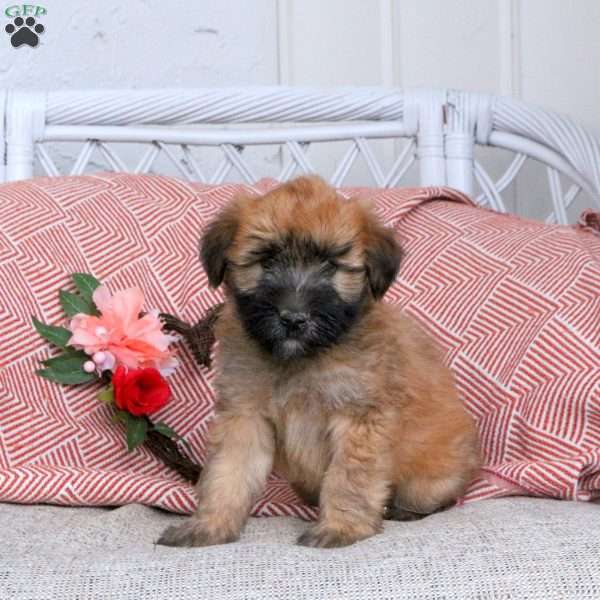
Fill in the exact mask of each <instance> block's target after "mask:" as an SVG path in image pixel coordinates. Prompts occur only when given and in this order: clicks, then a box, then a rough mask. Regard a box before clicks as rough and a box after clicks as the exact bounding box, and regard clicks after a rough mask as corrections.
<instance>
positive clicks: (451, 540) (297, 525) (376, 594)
mask: <svg viewBox="0 0 600 600" xmlns="http://www.w3.org/2000/svg"><path fill="white" fill-rule="evenodd" d="M182 518H183V517H179V516H176V515H173V514H168V513H165V512H162V511H160V510H159V509H153V508H147V507H144V506H140V505H128V506H124V507H121V508H116V509H102V508H65V507H52V506H19V505H11V504H3V505H0V531H2V537H3V541H2V544H1V545H0V598H2V599H3V600H4V599H9V598H10V599H11V600H21V599H26V600H42V599H44V600H47V599H48V600H49V599H61V600H68V599H75V598H76V599H78V600H86V599H92V598H93V599H107V598H118V599H121V598H122V599H126V600H130V599H131V600H145V599H150V598H151V599H165V600H171V599H180V600H188V599H192V598H193V599H194V600H197V599H203V598H207V599H211V600H228V599H234V598H235V599H257V600H259V599H260V600H263V599H271V598H281V599H286V600H288V599H289V600H292V599H293V600H297V599H302V598H310V599H317V600H321V599H323V600H333V599H337V598H343V599H348V600H371V599H375V598H377V599H381V598H390V599H391V598H394V599H396V598H397V599H404V598H406V599H411V600H412V599H425V598H428V599H429V598H452V599H454V598H456V599H460V600H467V599H470V598H478V599H488V598H528V599H539V600H548V599H553V598H561V599H571V598H586V599H587V598H589V599H592V598H594V599H597V598H600V506H598V505H597V504H590V503H574V502H560V501H554V500H537V499H531V498H513V499H498V500H487V501H483V502H475V503H472V504H468V505H466V506H464V507H461V508H454V509H452V510H449V511H447V512H445V513H440V514H437V515H433V516H431V517H428V518H427V519H425V520H423V521H419V522H412V523H386V526H385V531H384V533H383V534H381V535H378V536H376V537H374V538H372V539H370V540H367V541H364V542H362V543H359V544H356V545H354V546H351V547H348V548H343V549H339V550H316V549H309V548H302V547H299V546H296V545H295V544H294V541H295V538H296V537H297V536H298V535H299V534H300V532H301V531H302V530H303V528H304V527H305V526H306V524H305V523H304V522H302V521H301V520H299V519H294V518H291V517H277V518H275V517H273V518H262V519H252V520H251V521H250V522H249V524H248V526H247V527H246V530H245V532H244V534H243V537H242V539H241V540H240V541H239V542H237V543H235V544H229V545H226V546H215V547H211V548H195V549H178V548H164V547H161V546H154V545H153V540H155V539H156V538H157V536H158V534H159V533H160V532H161V530H162V529H163V528H164V527H165V526H167V525H169V524H173V523H176V522H178V521H179V520H180V519H182Z"/></svg>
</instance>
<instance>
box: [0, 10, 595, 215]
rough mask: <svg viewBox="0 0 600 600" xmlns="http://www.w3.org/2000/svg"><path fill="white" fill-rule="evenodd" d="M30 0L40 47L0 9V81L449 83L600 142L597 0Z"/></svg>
mask: <svg viewBox="0 0 600 600" xmlns="http://www.w3.org/2000/svg"><path fill="white" fill-rule="evenodd" d="M11 4H13V2H5V3H3V6H2V7H1V8H2V10H4V8H5V7H6V6H9V5H11ZM40 4H42V5H43V6H45V7H46V9H47V11H48V13H47V15H45V16H44V17H43V18H42V20H41V21H42V22H43V24H44V25H45V27H46V32H45V33H44V34H43V36H42V43H41V44H40V46H39V47H37V48H29V47H21V48H19V49H14V48H12V46H10V44H9V41H8V36H7V35H6V34H5V33H4V25H5V23H7V22H9V19H8V18H7V17H5V16H4V14H2V18H3V19H4V22H3V23H2V27H1V29H0V36H2V37H1V38H0V87H4V86H20V87H29V88H47V89H56V88H62V89H65V88H87V87H91V88H108V87H138V88H139V87H153V86H184V87H193V86H211V85H229V84H235V85H244V84H273V83H283V84H291V85H386V86H400V87H412V86H429V87H442V86H449V87H457V88H463V89H467V90H477V91H488V92H493V93H498V94H508V95H514V96H517V97H520V98H522V99H524V100H526V101H529V102H533V103H536V104H540V105H543V106H546V107H548V108H554V109H557V110H559V111H561V112H565V113H568V114H570V115H571V116H572V117H573V118H574V119H575V120H577V121H579V122H580V123H582V124H584V125H586V126H587V127H589V128H590V129H591V130H592V131H593V132H594V133H596V134H597V135H599V136H600V1H598V0H197V1H194V2H191V1H189V0H169V1H165V0H127V1H124V0H93V1H92V0H88V1H87V2H66V1H65V0H48V1H46V2H40ZM381 151H382V152H386V151H389V148H388V149H386V148H385V147H384V148H382V150H381ZM321 160H323V161H326V156H325V155H323V156H322V157H321ZM482 160H484V161H488V163H489V168H490V169H491V170H492V171H493V170H494V169H500V168H501V166H502V164H504V163H505V162H506V161H504V160H503V159H502V158H494V159H492V158H491V157H487V156H486V152H485V151H484V152H482ZM537 177H538V175H537V174H536V173H534V172H533V171H530V172H529V171H526V172H525V173H524V174H523V175H522V176H521V177H520V179H519V181H518V182H517V184H516V186H514V189H513V190H512V191H511V193H512V194H513V202H514V204H513V207H515V208H517V207H518V206H519V204H520V205H523V204H524V203H527V205H528V206H530V208H529V209H527V207H525V212H529V213H530V214H535V213H536V210H537V208H536V206H537V205H538V203H539V201H541V199H538V200H536V201H534V202H531V197H530V193H531V192H530V190H531V184H532V182H535V181H536V180H537V179H536V178H537ZM524 188H526V190H525V191H527V194H528V195H527V198H526V197H525V193H524ZM540 189H541V188H540ZM521 210H523V207H522V206H521Z"/></svg>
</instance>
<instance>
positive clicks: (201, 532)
mask: <svg viewBox="0 0 600 600" xmlns="http://www.w3.org/2000/svg"><path fill="white" fill-rule="evenodd" d="M237 539H238V536H237V535H233V534H231V533H226V532H219V531H217V530H215V531H210V530H209V529H208V528H207V527H206V526H205V525H204V524H203V523H202V522H201V521H198V520H197V519H188V520H187V521H186V522H185V523H182V524H181V525H178V526H177V527H168V528H167V529H165V531H164V532H163V534H162V535H161V536H160V538H158V542H157V543H158V544H160V545H162V546H178V547H186V548H192V547H198V546H215V545H217V544H228V543H230V542H235V541H236V540H237Z"/></svg>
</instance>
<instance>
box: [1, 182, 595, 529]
mask: <svg viewBox="0 0 600 600" xmlns="http://www.w3.org/2000/svg"><path fill="white" fill-rule="evenodd" d="M275 185H277V183H276V182H275V181H273V180H264V181H261V182H259V183H258V184H257V185H256V186H254V187H251V186H240V185H221V186H216V187H211V186H205V185H190V184H187V183H184V182H181V181H178V180H176V179H171V178H166V177H158V176H134V175H126V174H102V175H99V176H85V177H59V178H44V179H34V180H28V181H22V182H18V183H12V184H6V185H3V186H1V187H0V322H1V335H0V500H3V501H10V502H20V503H34V502H46V503H53V504H65V505H120V504H124V503H131V502H136V503H142V504H147V505H152V506H158V507H161V508H164V509H167V510H170V511H175V512H180V513H189V512H191V511H192V510H193V509H194V507H195V498H194V493H193V489H192V488H191V487H190V486H189V485H188V484H186V482H184V481H183V480H182V479H181V478H180V477H179V476H178V475H176V474H174V473H173V472H172V471H171V470H169V469H168V468H167V467H165V466H164V465H162V464H161V463H160V462H159V461H158V460H157V459H156V458H154V457H153V456H152V455H151V454H150V453H149V452H148V451H146V450H145V449H144V448H141V449H137V450H136V451H135V452H133V453H131V454H128V453H127V451H126V447H125V440H124V433H123V431H122V430H120V429H119V428H120V425H115V424H114V423H113V422H112V421H111V418H110V417H111V410H110V408H108V407H107V406H106V405H104V404H103V403H101V402H98V401H97V400H96V397H95V392H96V390H95V389H94V386H90V385H87V386H66V387H62V386H59V385H57V384H53V383H50V382H48V381H46V380H44V379H41V378H40V377H37V376H36V375H35V374H34V371H35V369H36V368H37V367H38V363H39V361H40V360H41V359H43V358H46V357H47V356H48V354H49V348H48V345H47V344H46V343H45V342H44V341H43V340H42V339H41V338H40V337H39V336H38V335H37V333H36V332H35V331H34V330H33V328H32V326H31V315H37V316H38V317H39V318H41V319H42V320H44V321H45V322H48V323H53V324H59V323H60V320H61V319H62V318H63V317H62V311H61V308H60V306H59V304H58V297H57V296H58V295H57V291H58V289H60V288H65V287H66V288H69V285H70V284H69V277H68V275H69V273H71V272H74V271H85V272H90V273H93V274H94V275H96V277H98V278H99V279H101V280H103V281H104V282H106V283H108V284H109V285H110V286H111V287H112V289H119V288H124V287H128V286H132V285H139V286H140V287H141V288H142V289H143V290H144V293H145V297H146V302H147V308H151V307H156V308H159V309H161V310H164V311H167V312H171V313H173V314H177V315H181V316H182V317H183V318H184V319H187V320H190V321H193V320H195V319H197V318H198V317H199V316H200V315H201V314H203V312H204V311H205V310H206V309H207V308H209V307H210V306H212V305H214V304H215V303H217V302H219V301H220V300H221V299H222V297H221V294H220V293H219V292H218V291H214V290H211V289H210V288H209V287H208V283H207V280H206V276H205V274H204V272H203V270H202V268H201V266H200V264H199V261H198V258H197V243H198V238H199V236H200V235H201V233H202V231H203V229H204V227H205V226H206V224H207V223H208V222H209V221H210V220H211V219H212V218H213V217H214V215H215V214H216V213H217V212H218V210H219V209H220V208H221V207H222V206H223V205H224V204H226V203H227V201H228V200H230V199H231V198H232V196H234V195H235V194H237V193H240V192H244V193H250V194H256V193H262V192H264V191H266V190H268V189H270V188H272V187H273V186H275ZM340 192H341V193H342V194H343V195H345V196H350V195H353V194H357V193H360V194H362V195H363V196H367V197H370V198H371V199H372V201H373V202H374V204H375V207H376V210H377V211H378V213H379V215H380V216H381V218H382V219H383V220H384V221H385V222H386V223H387V224H388V225H389V226H391V227H394V228H395V229H396V230H397V232H398V236H399V238H400V241H401V243H402V245H403V246H404V249H405V251H406V258H405V261H404V264H403V267H402V269H401V273H400V277H399V279H398V280H397V282H396V284H395V285H394V286H393V287H392V289H391V290H390V291H389V293H388V296H387V299H386V300H387V301H388V302H393V303H397V304H399V305H401V306H402V307H403V308H404V310H405V311H406V312H407V313H409V314H410V315H412V316H413V317H415V318H416V319H418V320H419V321H420V322H421V324H422V325H423V326H424V327H425V328H426V329H427V330H428V331H429V332H430V333H431V334H432V335H433V336H435V338H436V339H437V340H438V341H439V343H440V344H441V346H442V347H443V349H444V350H445V359H446V361H447V363H448V364H449V365H450V367H451V368H452V369H453V371H454V373H455V375H456V381H457V384H458V387H459V389H460V392H461V395H462V398H463V400H464V402H465V404H466V406H467V408H468V410H469V411H470V412H471V413H472V414H473V416H474V417H475V419H476V420H477V423H478V427H479V431H480V436H481V443H482V449H483V453H484V458H485V465H484V467H483V469H482V471H481V473H480V475H479V476H478V477H477V479H476V480H475V481H474V482H472V484H471V485H470V487H469V489H468V490H467V493H466V496H465V498H464V500H465V501H473V500H479V499H484V498H492V497H499V496H507V495H514V494H523V495H531V496H548V497H553V498H562V499H568V500H592V499H596V498H598V497H600V350H599V346H600V293H599V290H600V238H598V237H597V236H594V235H592V234H590V233H585V232H577V231H575V230H574V229H570V228H567V227H559V226H547V225H544V224H542V223H537V222H533V221H527V220H523V219H519V218H516V217H512V216H507V215H500V214H498V213H494V212H492V211H489V210H484V209H481V208H477V207H475V206H474V205H473V204H472V202H471V201H470V200H469V199H468V198H466V197H465V196H463V195H462V194H460V193H459V192H456V191H454V190H451V189H442V188H418V189H395V190H376V189H345V190H340ZM181 352H182V353H183V356H182V363H183V364H182V365H181V367H180V368H179V369H178V371H177V372H176V374H175V375H174V376H172V377H171V378H170V382H171V384H172V386H173V392H174V400H173V401H172V402H171V404H170V405H169V406H167V407H166V408H165V409H163V411H162V412H161V413H159V414H157V415H156V418H157V420H163V421H165V422H167V423H169V424H170V425H171V426H172V427H173V428H174V429H175V430H176V431H178V432H179V433H181V434H183V435H185V438H186V439H187V441H188V442H189V444H190V445H191V448H192V450H193V454H194V458H195V459H196V460H198V461H199V462H202V460H203V455H204V451H205V435H206V431H207V426H208V424H209V421H210V418H211V413H212V407H213V402H214V395H213V390H212V387H211V383H212V378H213V373H212V372H211V371H206V370H204V369H201V368H199V367H197V365H196V364H195V363H194V360H193V358H192V356H191V355H189V354H187V352H186V350H185V348H183V347H182V348H181ZM253 514H255V515H296V516H299V517H302V518H307V519H308V518H312V517H314V516H315V509H314V508H311V507H307V506H304V505H302V503H301V502H300V500H299V499H298V498H297V497H296V496H295V494H294V493H293V492H292V491H291V489H290V488H289V487H288V485H287V484H286V482H285V481H283V480H282V479H281V478H279V477H277V476H276V475H273V476H272V477H271V478H270V481H269V485H268V488H267V490H266V492H265V494H264V495H263V497H262V498H261V499H260V500H259V501H258V502H257V504H256V505H255V507H254V510H253Z"/></svg>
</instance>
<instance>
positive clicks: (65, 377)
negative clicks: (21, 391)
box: [35, 369, 97, 384]
mask: <svg viewBox="0 0 600 600" xmlns="http://www.w3.org/2000/svg"><path fill="white" fill-rule="evenodd" d="M35 373H36V375H39V376H40V377H44V378H45V379H48V380H50V381H54V382H56V383H63V384H77V383H89V382H90V381H95V380H97V377H96V375H95V374H94V373H86V372H85V371H84V370H83V369H79V370H78V371H56V370H55V369H38V370H37V371H36V372H35Z"/></svg>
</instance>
